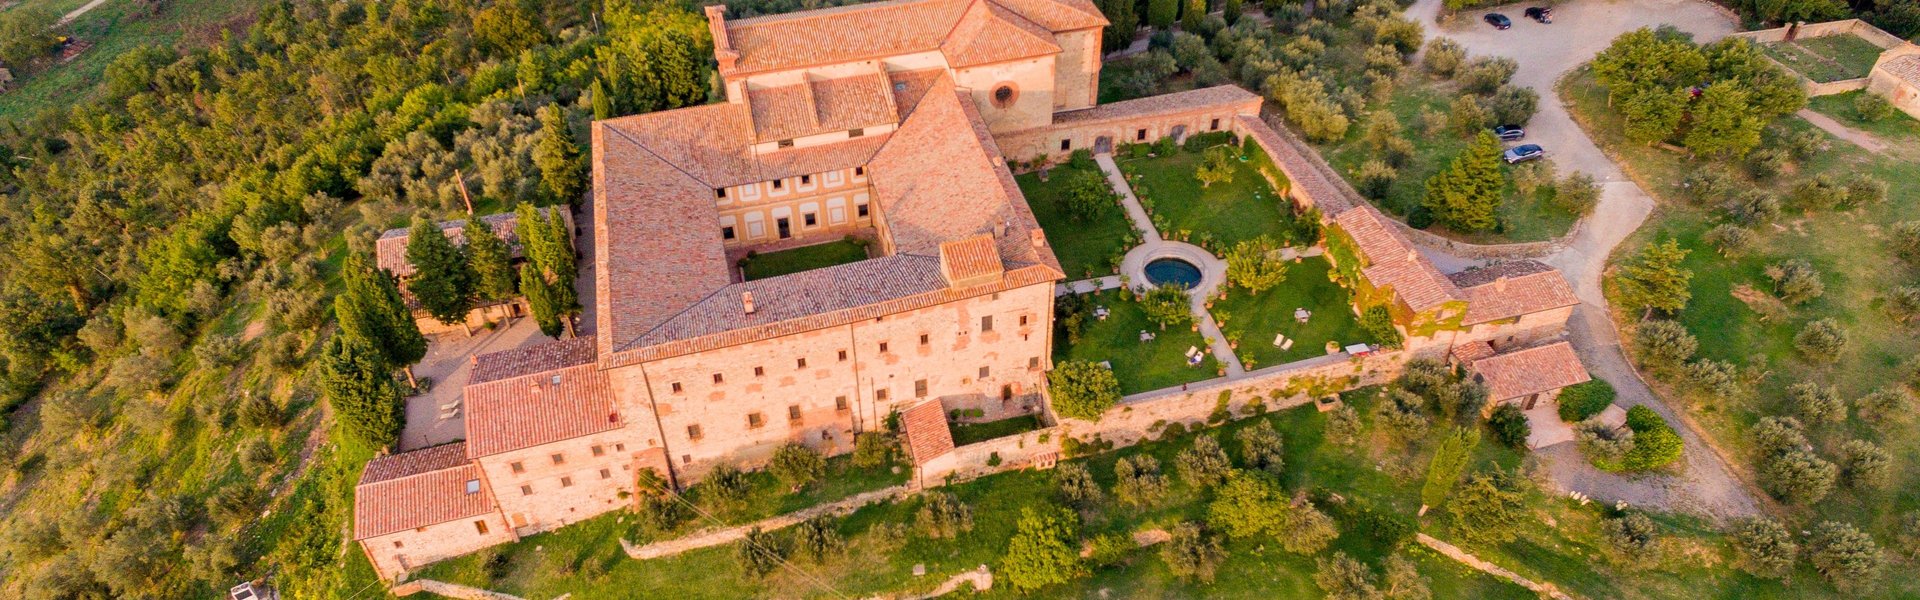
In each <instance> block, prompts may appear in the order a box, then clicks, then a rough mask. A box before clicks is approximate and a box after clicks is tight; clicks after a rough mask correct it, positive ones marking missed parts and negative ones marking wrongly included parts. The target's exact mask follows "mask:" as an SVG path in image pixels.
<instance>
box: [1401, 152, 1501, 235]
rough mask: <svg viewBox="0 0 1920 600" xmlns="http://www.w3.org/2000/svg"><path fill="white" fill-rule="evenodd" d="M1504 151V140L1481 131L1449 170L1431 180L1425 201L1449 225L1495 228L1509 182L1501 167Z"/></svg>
mask: <svg viewBox="0 0 1920 600" xmlns="http://www.w3.org/2000/svg"><path fill="white" fill-rule="evenodd" d="M1500 152H1501V151H1500V140H1497V139H1494V137H1493V135H1492V134H1490V133H1487V132H1485V131H1482V132H1480V135H1479V136H1477V137H1475V138H1474V140H1473V142H1472V143H1471V144H1468V145H1467V149H1466V150H1465V151H1462V152H1461V153H1460V156H1457V157H1454V159H1453V163H1452V164H1449V165H1447V169H1446V170H1444V171H1441V172H1439V173H1436V174H1434V176H1433V177H1432V178H1430V179H1428V180H1427V196H1426V198H1425V199H1424V200H1422V202H1421V203H1422V204H1423V205H1425V206H1426V207H1427V210H1429V211H1432V212H1433V216H1434V217H1435V218H1437V219H1439V220H1440V222H1442V223H1446V224H1447V226H1449V227H1453V228H1455V229H1461V230H1465V231H1485V230H1488V229H1492V228H1493V226H1494V225H1495V224H1497V223H1499V219H1497V218H1496V217H1495V216H1494V212H1495V210H1496V209H1498V208H1499V207H1500V197H1501V194H1502V193H1503V192H1504V191H1505V189H1506V183H1507V180H1506V174H1505V173H1503V172H1502V171H1501V170H1500Z"/></svg>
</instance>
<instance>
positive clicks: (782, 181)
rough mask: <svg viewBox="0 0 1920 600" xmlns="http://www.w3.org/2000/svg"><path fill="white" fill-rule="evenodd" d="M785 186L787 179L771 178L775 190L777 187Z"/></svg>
mask: <svg viewBox="0 0 1920 600" xmlns="http://www.w3.org/2000/svg"><path fill="white" fill-rule="evenodd" d="M785 187H787V180H785V179H775V180H773V189H776V190H777V189H782V188H785Z"/></svg>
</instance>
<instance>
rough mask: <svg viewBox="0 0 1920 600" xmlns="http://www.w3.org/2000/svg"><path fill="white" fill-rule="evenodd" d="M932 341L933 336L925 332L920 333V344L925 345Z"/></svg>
mask: <svg viewBox="0 0 1920 600" xmlns="http://www.w3.org/2000/svg"><path fill="white" fill-rule="evenodd" d="M932 341H933V338H931V337H928V336H927V334H924V333H922V334H920V345H922V346H925V345H927V344H928V343H930V342H932Z"/></svg>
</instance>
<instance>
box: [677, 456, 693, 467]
mask: <svg viewBox="0 0 1920 600" xmlns="http://www.w3.org/2000/svg"><path fill="white" fill-rule="evenodd" d="M680 464H683V465H690V464H693V455H692V454H682V455H680Z"/></svg>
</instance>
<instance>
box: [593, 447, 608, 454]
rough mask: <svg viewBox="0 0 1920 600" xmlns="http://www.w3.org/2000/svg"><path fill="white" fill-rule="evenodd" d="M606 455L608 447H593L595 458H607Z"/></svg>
mask: <svg viewBox="0 0 1920 600" xmlns="http://www.w3.org/2000/svg"><path fill="white" fill-rule="evenodd" d="M606 454H607V447H606V446H600V445H595V446H594V447H593V455H594V456H605V455H606Z"/></svg>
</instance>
